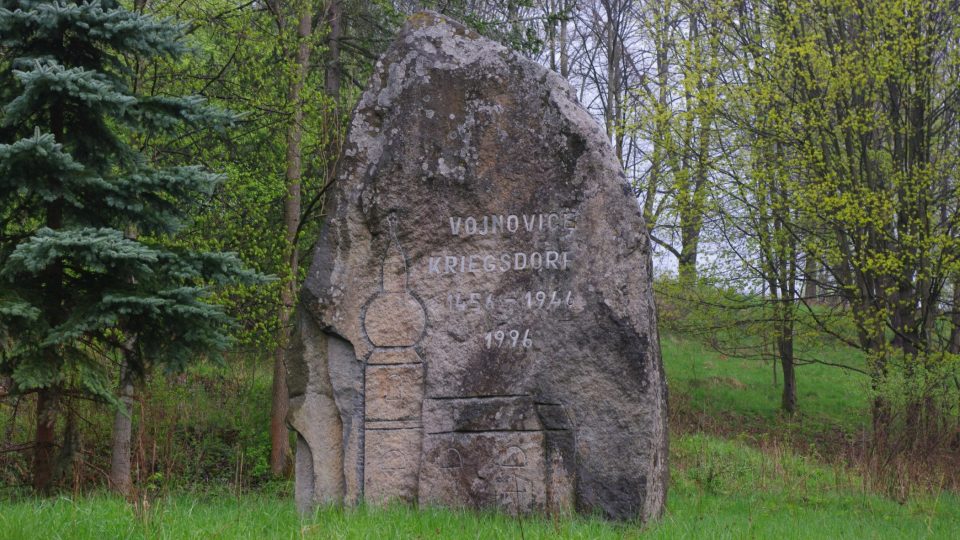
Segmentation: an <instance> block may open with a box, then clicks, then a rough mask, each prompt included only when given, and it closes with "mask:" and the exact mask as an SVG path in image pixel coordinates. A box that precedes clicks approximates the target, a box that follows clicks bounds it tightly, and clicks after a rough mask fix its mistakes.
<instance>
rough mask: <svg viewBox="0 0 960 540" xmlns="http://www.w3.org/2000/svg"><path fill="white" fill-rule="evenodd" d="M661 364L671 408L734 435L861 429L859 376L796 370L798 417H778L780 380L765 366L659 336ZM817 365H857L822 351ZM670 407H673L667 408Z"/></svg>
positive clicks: (865, 399)
mask: <svg viewBox="0 0 960 540" xmlns="http://www.w3.org/2000/svg"><path fill="white" fill-rule="evenodd" d="M661 347H662V350H663V363H664V368H665V369H666V372H667V380H668V382H669V384H670V391H671V394H672V396H671V397H674V396H676V397H678V398H679V399H680V400H682V401H681V402H678V403H676V405H677V406H680V407H683V408H684V409H685V410H687V411H690V412H695V413H700V414H701V415H702V416H704V417H706V418H709V419H712V420H715V421H717V422H719V423H721V424H723V425H725V426H730V427H733V428H734V429H739V428H743V427H746V428H748V429H750V428H754V429H761V430H765V431H769V430H770V429H774V428H775V429H778V430H786V431H792V432H794V433H796V434H797V435H798V436H811V435H817V434H818V433H822V432H823V431H825V430H831V429H837V430H841V431H843V432H847V433H850V432H854V431H857V430H859V429H862V428H863V427H865V425H866V424H865V421H866V420H867V419H868V417H869V415H868V411H869V380H868V378H867V377H866V376H865V375H863V374H860V373H856V372H854V371H850V370H845V369H839V368H836V367H831V366H825V365H822V364H807V365H801V366H798V367H797V402H798V408H799V414H797V415H795V416H794V417H793V418H787V417H784V416H783V415H782V414H781V413H780V399H781V392H782V389H783V377H782V373H781V372H780V366H779V365H777V366H776V384H774V365H773V363H772V362H770V361H769V360H761V359H757V358H733V357H727V356H724V355H721V354H719V353H717V352H715V351H713V350H711V349H710V348H708V347H707V346H705V345H703V344H701V343H698V342H696V341H690V340H683V339H678V338H676V337H675V336H672V335H670V334H665V335H664V336H663V339H662V340H661ZM817 356H818V357H820V359H822V360H827V361H834V362H842V363H847V364H851V365H862V363H863V358H862V355H861V353H860V352H859V351H855V350H852V349H849V348H845V347H835V348H834V347H823V348H821V349H820V350H818V351H817ZM672 405H673V404H672Z"/></svg>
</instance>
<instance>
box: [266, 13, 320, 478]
mask: <svg viewBox="0 0 960 540" xmlns="http://www.w3.org/2000/svg"><path fill="white" fill-rule="evenodd" d="M312 32H313V28H312V13H311V12H310V9H309V5H307V6H305V7H304V9H303V11H302V12H301V13H300V17H299V21H298V24H297V51H296V68H295V71H294V74H293V77H292V79H291V82H290V91H289V100H290V104H291V106H292V107H293V115H292V117H291V119H290V125H289V127H288V129H287V156H286V161H287V171H286V183H287V196H286V199H285V200H284V205H283V223H284V227H285V229H286V231H285V233H286V238H285V240H286V248H287V262H288V268H287V271H288V272H287V276H286V280H285V282H284V283H283V286H282V288H281V291H280V314H279V315H280V316H279V317H278V319H279V324H280V326H279V329H278V335H277V347H276V349H275V351H274V361H273V388H272V397H273V400H272V407H271V411H270V472H271V473H272V474H273V475H274V476H283V475H285V474H287V472H288V471H289V470H290V464H291V461H292V460H291V459H290V436H289V432H288V430H287V409H288V406H289V405H288V400H289V398H288V396H287V370H286V362H285V354H286V348H287V341H288V340H289V336H290V329H289V322H290V313H291V311H292V310H293V304H294V298H295V297H296V294H295V293H296V289H297V274H298V268H299V254H298V253H297V246H296V235H297V226H298V225H299V221H300V202H301V197H300V177H301V174H302V165H301V157H302V156H301V140H302V138H303V104H302V103H301V100H300V94H301V92H302V90H303V85H304V81H305V80H306V78H307V73H308V70H309V68H310V42H309V37H310V34H311V33H312Z"/></svg>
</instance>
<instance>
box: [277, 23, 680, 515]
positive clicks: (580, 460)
mask: <svg viewBox="0 0 960 540" xmlns="http://www.w3.org/2000/svg"><path fill="white" fill-rule="evenodd" d="M328 208H329V211H328V213H327V216H326V218H325V219H326V221H325V224H324V226H323V232H322V236H321V238H320V240H319V243H318V245H317V248H316V252H315V253H314V259H313V264H312V266H311V269H310V272H309V275H308V278H307V281H306V283H305V286H304V289H303V292H302V297H301V309H300V313H299V322H298V325H299V328H298V332H297V336H296V341H297V343H296V344H295V347H294V353H295V354H294V355H292V356H293V358H291V360H290V362H289V366H288V369H289V378H290V381H289V387H290V392H291V413H290V424H291V426H292V427H293V428H294V429H295V430H296V431H297V433H298V444H297V461H296V463H297V471H296V494H297V501H298V504H299V506H300V507H301V508H304V509H306V508H310V507H311V506H313V505H315V504H319V503H323V502H346V503H348V504H354V503H357V502H359V501H360V500H362V499H365V500H367V501H370V502H385V501H389V500H391V499H400V500H405V501H409V502H415V503H420V504H438V505H448V506H461V505H462V506H469V507H493V508H499V509H501V510H504V511H507V512H517V513H527V512H568V511H571V510H573V509H576V510H577V511H581V512H586V513H592V512H600V513H602V514H605V515H607V516H609V517H612V518H617V519H631V518H636V517H639V518H641V519H644V520H647V519H651V518H655V517H657V516H658V515H660V514H661V512H662V511H663V507H664V501H665V497H666V485H667V430H666V382H665V380H664V376H663V369H662V365H661V361H660V346H659V341H658V337H657V332H656V313H655V309H654V304H653V294H652V288H651V264H650V245H649V239H648V237H647V234H646V228H645V226H644V223H643V219H642V217H641V213H640V209H639V207H638V204H637V201H636V199H635V197H634V196H633V194H632V192H631V190H630V188H629V187H628V185H627V183H626V180H625V178H624V176H623V173H622V171H621V169H620V166H619V164H618V163H617V160H616V158H615V156H614V154H613V152H612V151H611V149H610V146H609V144H608V142H607V139H606V137H605V135H604V133H603V131H602V129H601V128H600V126H599V125H598V124H597V123H596V122H595V121H594V119H593V118H591V117H590V115H589V114H588V113H587V112H586V111H585V110H584V109H583V108H582V107H581V106H580V105H579V104H578V103H577V101H576V99H575V97H574V94H573V92H572V90H571V89H570V87H569V86H568V84H567V83H566V81H564V80H563V79H562V78H561V77H560V76H558V75H556V74H555V73H552V72H549V71H547V70H545V69H543V68H542V67H540V66H538V65H536V64H535V63H533V62H531V61H528V60H526V59H524V58H522V57H521V56H519V55H518V54H515V53H513V52H511V51H509V50H507V49H506V48H504V47H502V46H500V45H498V44H496V43H493V42H491V41H489V40H486V39H484V38H481V37H479V36H477V35H476V34H475V33H473V32H471V31H469V30H467V29H465V28H464V27H463V26H461V25H460V24H458V23H456V22H453V21H451V20H449V19H446V18H443V17H441V16H439V15H436V14H433V13H421V14H418V15H415V16H414V17H412V18H411V19H410V21H409V22H408V23H407V26H406V27H405V29H404V30H403V31H402V32H401V34H400V35H399V37H398V38H397V40H396V41H395V43H394V44H393V45H392V46H391V48H390V49H389V50H388V51H387V52H386V53H385V55H384V56H383V58H381V59H380V61H379V62H378V64H377V67H376V69H375V73H374V75H373V77H372V78H371V81H370V84H369V87H368V89H367V91H366V92H365V93H364V95H363V97H362V99H361V100H360V102H359V104H358V106H357V109H356V111H355V112H354V116H353V121H352V125H351V128H350V134H349V138H348V142H347V145H346V147H345V150H344V154H343V156H342V160H341V166H340V173H339V176H338V180H337V183H336V185H335V187H334V188H333V192H332V195H331V196H330V198H329V205H328Z"/></svg>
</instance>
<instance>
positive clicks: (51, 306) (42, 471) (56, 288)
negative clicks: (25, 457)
mask: <svg viewBox="0 0 960 540" xmlns="http://www.w3.org/2000/svg"><path fill="white" fill-rule="evenodd" d="M63 116H64V114H63V104H62V103H59V102H54V103H53V104H51V106H50V131H51V132H52V133H53V136H54V138H55V139H56V141H57V142H58V143H61V144H62V143H63V138H64V123H63V122H64V120H63ZM63 207H64V202H63V199H55V200H53V201H51V202H50V203H48V204H47V209H46V213H47V215H46V220H45V221H46V226H47V227H49V228H50V229H53V230H59V229H60V228H62V227H63ZM43 273H44V286H45V288H46V294H47V299H46V305H45V308H44V310H45V311H46V313H45V314H44V316H45V318H46V320H48V321H50V326H51V327H52V328H55V327H57V326H59V325H60V324H61V322H62V321H63V319H64V313H63V306H62V298H63V294H62V290H63V263H62V262H61V261H60V260H59V259H58V260H55V261H53V262H51V263H50V265H49V266H48V267H47V268H46V269H45V270H44V272H43ZM44 354H45V356H46V360H47V361H48V362H49V363H50V365H54V366H57V365H60V358H59V357H58V356H57V351H56V349H55V348H53V347H47V349H46V351H45V352H44ZM59 397H60V392H59V389H58V388H57V387H56V386H48V387H46V388H41V389H40V391H39V392H38V393H37V419H36V422H37V423H36V435H35V437H34V443H35V445H36V446H35V450H34V455H33V488H34V489H35V490H36V491H38V492H40V493H49V492H50V489H51V487H52V481H53V450H54V446H55V442H56V419H57V405H58V403H57V402H58V401H59Z"/></svg>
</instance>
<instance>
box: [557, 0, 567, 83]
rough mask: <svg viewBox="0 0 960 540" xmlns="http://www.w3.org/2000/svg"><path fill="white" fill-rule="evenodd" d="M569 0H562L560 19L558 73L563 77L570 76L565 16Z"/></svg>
mask: <svg viewBox="0 0 960 540" xmlns="http://www.w3.org/2000/svg"><path fill="white" fill-rule="evenodd" d="M568 3H569V0H563V19H562V20H561V21H560V45H559V47H560V75H562V76H563V78H564V79H567V78H569V76H570V58H569V56H568V55H567V41H568V38H567V17H568V16H569V12H570V6H569V5H568Z"/></svg>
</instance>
